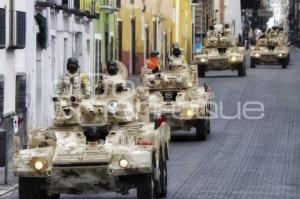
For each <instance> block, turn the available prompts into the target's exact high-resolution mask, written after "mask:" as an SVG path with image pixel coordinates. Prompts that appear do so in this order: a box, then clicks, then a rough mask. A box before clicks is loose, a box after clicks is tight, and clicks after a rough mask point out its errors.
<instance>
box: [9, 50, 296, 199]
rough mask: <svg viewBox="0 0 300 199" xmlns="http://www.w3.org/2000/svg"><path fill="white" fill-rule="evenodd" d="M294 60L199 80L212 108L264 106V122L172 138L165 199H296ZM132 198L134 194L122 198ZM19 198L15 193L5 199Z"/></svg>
mask: <svg viewBox="0 0 300 199" xmlns="http://www.w3.org/2000/svg"><path fill="white" fill-rule="evenodd" d="M296 55H297V58H296ZM298 55H299V51H298V50H297V49H295V48H294V49H293V54H292V60H291V65H290V66H289V67H288V69H286V70H284V69H281V67H279V66H265V65H263V66H259V67H258V68H257V69H248V71H247V72H248V74H247V77H246V78H238V77H236V74H235V73H234V74H233V72H225V73H224V72H213V73H208V76H209V77H208V78H205V79H202V80H201V83H202V84H203V83H204V82H206V83H208V84H209V85H210V86H211V87H212V90H213V91H214V92H215V94H216V98H215V102H223V104H224V113H225V114H226V115H234V114H235V112H236V110H237V105H236V103H237V102H239V101H240V102H242V103H244V102H247V101H259V102H262V103H263V104H264V106H265V117H264V118H263V119H261V120H248V119H245V118H243V119H241V120H238V119H233V120H225V119H215V120H213V122H212V135H211V137H210V138H209V140H208V141H207V142H197V141H194V134H193V133H186V132H174V133H173V140H172V144H171V160H170V162H169V165H168V169H169V172H168V176H169V187H168V189H169V192H168V198H179V199H182V198H199V199H200V198H203V199H209V198H211V199H219V198H226V199H227V198H228V199H229V198H231V199H246V198H248V199H262V198H264V199H297V198H300V170H299V168H300V78H299V76H300V67H299V64H300V59H299V57H298ZM220 74H221V75H223V74H225V75H228V76H222V77H220V76H219V75H220ZM233 75H234V76H233ZM120 197H121V196H120V195H116V194H99V195H92V196H62V198H63V199H67V198H70V199H71V198H72V199H73V198H76V199H81V198H82V199H83V198H90V199H96V198H97V199H98V198H120ZM134 197H135V191H134V190H133V191H132V192H131V194H130V195H129V196H124V198H134ZM17 198H18V197H17V192H15V193H13V194H12V195H10V196H9V197H6V198H5V199H17Z"/></svg>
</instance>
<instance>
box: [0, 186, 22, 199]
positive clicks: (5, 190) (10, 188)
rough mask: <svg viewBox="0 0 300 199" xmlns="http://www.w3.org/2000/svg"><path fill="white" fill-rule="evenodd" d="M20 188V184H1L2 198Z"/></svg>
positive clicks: (0, 196) (0, 197)
mask: <svg viewBox="0 0 300 199" xmlns="http://www.w3.org/2000/svg"><path fill="white" fill-rule="evenodd" d="M17 189H18V184H14V185H0V199H2V198H4V197H5V196H8V195H9V194H10V193H12V192H14V191H15V190H17Z"/></svg>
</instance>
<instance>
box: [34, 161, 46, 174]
mask: <svg viewBox="0 0 300 199" xmlns="http://www.w3.org/2000/svg"><path fill="white" fill-rule="evenodd" d="M34 168H35V169H36V170H38V171H40V170H42V169H43V168H44V163H43V162H42V161H39V160H38V161H36V162H35V163H34Z"/></svg>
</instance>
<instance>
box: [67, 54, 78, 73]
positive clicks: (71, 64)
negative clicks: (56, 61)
mask: <svg viewBox="0 0 300 199" xmlns="http://www.w3.org/2000/svg"><path fill="white" fill-rule="evenodd" d="M78 69H79V63H78V60H77V59H76V58H75V57H71V58H69V59H68V61H67V70H68V71H69V72H70V73H75V72H76V71H77V70H78Z"/></svg>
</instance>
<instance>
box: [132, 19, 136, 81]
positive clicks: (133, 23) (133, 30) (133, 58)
mask: <svg viewBox="0 0 300 199" xmlns="http://www.w3.org/2000/svg"><path fill="white" fill-rule="evenodd" d="M135 24H136V23H135V18H133V19H132V20H131V69H132V73H133V74H134V75H135V74H136V57H135V54H136V46H135V43H136V32H135V31H136V30H135V29H136V25H135Z"/></svg>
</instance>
